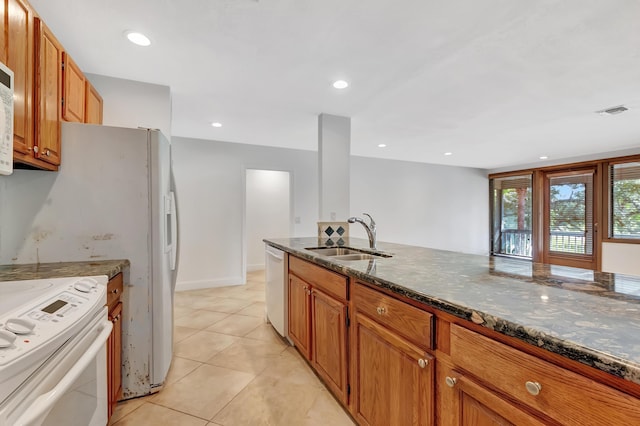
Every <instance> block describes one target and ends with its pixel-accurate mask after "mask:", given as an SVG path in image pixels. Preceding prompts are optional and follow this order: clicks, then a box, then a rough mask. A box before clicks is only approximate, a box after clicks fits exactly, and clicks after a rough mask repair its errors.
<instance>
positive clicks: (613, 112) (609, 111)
mask: <svg viewBox="0 0 640 426" xmlns="http://www.w3.org/2000/svg"><path fill="white" fill-rule="evenodd" d="M628 110H629V108H627V107H626V106H624V105H618V106H614V107H611V108H606V109H601V110H600V111H596V114H600V115H616V114H620V113H622V112H625V111H628Z"/></svg>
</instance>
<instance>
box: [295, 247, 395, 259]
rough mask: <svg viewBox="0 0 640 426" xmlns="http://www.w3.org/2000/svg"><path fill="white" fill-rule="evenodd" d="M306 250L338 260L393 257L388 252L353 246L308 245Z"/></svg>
mask: <svg viewBox="0 0 640 426" xmlns="http://www.w3.org/2000/svg"><path fill="white" fill-rule="evenodd" d="M305 250H309V251H312V252H314V253H317V254H319V255H321V256H328V257H332V258H334V259H336V260H369V259H380V258H385V257H391V255H390V254H387V253H378V252H373V251H372V252H368V251H364V250H358V249H354V248H351V247H308V248H306V249H305Z"/></svg>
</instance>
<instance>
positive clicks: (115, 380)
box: [107, 302, 122, 417]
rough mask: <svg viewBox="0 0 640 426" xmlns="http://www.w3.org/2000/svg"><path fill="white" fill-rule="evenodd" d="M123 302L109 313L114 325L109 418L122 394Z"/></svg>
mask: <svg viewBox="0 0 640 426" xmlns="http://www.w3.org/2000/svg"><path fill="white" fill-rule="evenodd" d="M121 319H122V302H120V303H118V304H117V305H116V307H115V308H113V310H112V311H111V312H110V313H109V320H110V321H111V322H112V323H113V329H112V330H111V335H110V336H109V340H108V341H107V374H108V380H107V383H108V390H107V392H108V393H107V395H108V398H109V406H108V412H109V417H111V414H113V410H115V407H116V404H117V403H118V399H120V393H121V392H122V321H121Z"/></svg>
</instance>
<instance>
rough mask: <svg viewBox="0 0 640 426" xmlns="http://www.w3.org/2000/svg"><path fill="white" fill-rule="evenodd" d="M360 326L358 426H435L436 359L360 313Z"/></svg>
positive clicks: (357, 343)
mask: <svg viewBox="0 0 640 426" xmlns="http://www.w3.org/2000/svg"><path fill="white" fill-rule="evenodd" d="M354 327H355V330H354V333H355V336H354V342H355V352H354V353H355V357H356V360H355V372H354V376H355V381H356V383H355V389H354V391H355V392H354V397H355V401H354V414H355V417H356V419H357V421H358V423H360V424H362V425H371V426H383V425H432V424H434V412H433V407H434V394H433V370H434V362H433V358H432V357H431V356H430V355H428V354H427V353H425V352H424V351H422V350H421V349H419V348H417V347H415V346H414V345H413V344H411V343H409V342H408V341H406V340H404V339H403V338H401V337H399V336H397V335H396V334H394V333H392V332H390V331H389V330H387V329H385V328H384V327H382V326H381V325H379V324H377V323H376V322H374V321H372V320H370V319H369V318H367V317H366V316H364V315H360V314H358V313H356V315H355V322H354ZM420 360H424V361H425V362H426V365H425V366H424V368H423V367H421V366H420V364H419V362H420Z"/></svg>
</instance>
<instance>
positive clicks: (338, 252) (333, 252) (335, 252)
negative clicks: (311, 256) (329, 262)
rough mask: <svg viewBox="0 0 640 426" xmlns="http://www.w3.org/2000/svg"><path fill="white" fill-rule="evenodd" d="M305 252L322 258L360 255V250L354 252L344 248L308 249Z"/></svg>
mask: <svg viewBox="0 0 640 426" xmlns="http://www.w3.org/2000/svg"><path fill="white" fill-rule="evenodd" d="M306 250H309V251H312V252H314V253H318V254H321V255H322V256H344V255H346V254H357V253H362V252H361V251H360V250H354V249H350V248H346V247H318V248H308V249H306Z"/></svg>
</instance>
